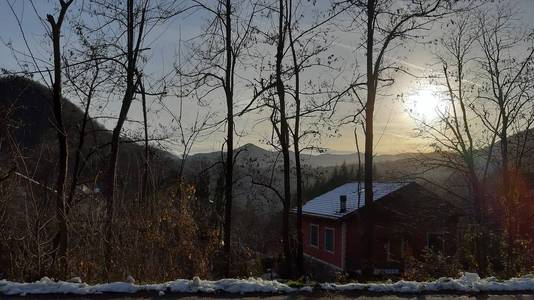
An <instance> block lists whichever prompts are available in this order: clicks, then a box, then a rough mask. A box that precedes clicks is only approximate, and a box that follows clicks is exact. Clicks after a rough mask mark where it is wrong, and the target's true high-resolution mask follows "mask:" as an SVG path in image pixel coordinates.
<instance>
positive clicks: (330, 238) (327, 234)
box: [324, 228, 334, 252]
mask: <svg viewBox="0 0 534 300" xmlns="http://www.w3.org/2000/svg"><path fill="white" fill-rule="evenodd" d="M324 250H326V251H328V252H334V229H333V228H325V230H324Z"/></svg>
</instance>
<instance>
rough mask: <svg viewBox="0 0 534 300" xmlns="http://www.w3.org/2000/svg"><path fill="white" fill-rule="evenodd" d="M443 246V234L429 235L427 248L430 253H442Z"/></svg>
mask: <svg viewBox="0 0 534 300" xmlns="http://www.w3.org/2000/svg"><path fill="white" fill-rule="evenodd" d="M444 244H445V239H444V234H443V233H429V234H428V243H427V247H428V249H429V250H431V251H432V252H436V253H438V252H443V249H444Z"/></svg>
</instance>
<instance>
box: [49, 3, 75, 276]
mask: <svg viewBox="0 0 534 300" xmlns="http://www.w3.org/2000/svg"><path fill="white" fill-rule="evenodd" d="M72 2H73V0H69V1H64V0H59V3H60V6H61V7H60V11H59V15H58V17H57V19H54V16H52V15H47V16H46V19H47V21H48V23H50V27H51V29H52V30H51V39H52V45H53V51H54V80H53V83H52V102H53V108H54V109H53V110H54V119H55V124H54V125H55V126H56V134H57V140H58V155H59V156H58V161H59V169H58V174H57V181H56V190H57V195H56V218H57V221H58V233H57V236H56V238H55V242H54V248H55V249H56V250H55V252H54V260H53V262H52V264H54V263H55V261H56V259H57V262H58V265H59V266H60V268H61V270H62V274H63V276H66V274H67V270H68V265H67V262H68V260H67V251H68V227H67V211H66V202H65V186H66V182H67V168H68V157H69V153H68V141H67V131H66V129H65V124H64V121H63V104H62V102H63V99H62V91H61V88H62V78H61V77H62V76H61V73H62V70H61V68H62V66H61V26H62V25H63V21H64V20H65V15H66V13H67V10H68V8H69V6H70V5H71V4H72Z"/></svg>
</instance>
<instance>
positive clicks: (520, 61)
mask: <svg viewBox="0 0 534 300" xmlns="http://www.w3.org/2000/svg"><path fill="white" fill-rule="evenodd" d="M515 16H516V11H515V8H514V6H513V5H512V4H509V3H505V4H497V5H496V6H495V7H493V8H489V9H487V10H485V11H482V12H481V14H480V16H479V18H478V20H479V21H478V23H479V26H478V28H479V32H480V37H479V44H480V47H481V49H482V52H483V56H482V59H481V61H480V63H481V66H482V69H483V72H482V73H481V76H482V78H483V79H484V81H485V83H484V84H483V85H482V87H481V88H480V89H479V92H480V95H479V98H480V100H481V102H482V104H481V105H480V106H478V115H479V117H480V119H481V121H482V123H483V124H484V126H485V127H486V128H487V129H488V130H489V131H490V132H491V133H493V134H495V135H496V136H497V137H498V139H499V143H498V147H499V148H500V155H499V158H500V161H499V162H500V171H501V178H502V182H503V187H502V190H501V193H502V194H501V197H503V199H506V200H505V201H506V205H505V207H506V208H507V209H509V210H510V213H508V214H506V215H507V223H508V225H507V229H508V230H507V234H508V259H509V261H508V264H509V265H511V264H512V259H513V247H514V240H515V236H514V231H513V230H512V228H513V225H512V222H513V215H514V213H513V209H514V208H513V206H514V203H515V202H516V199H514V198H515V197H516V196H514V182H515V181H516V180H517V175H518V172H519V168H514V167H512V166H511V160H512V159H515V160H516V161H521V158H519V157H515V158H511V155H510V146H511V143H510V140H509V137H510V135H511V134H512V133H513V130H516V132H515V133H519V132H521V131H526V130H528V129H530V127H531V122H529V121H528V119H529V117H530V116H529V115H528V112H531V111H532V108H533V103H532V91H533V87H532V78H533V72H534V71H533V69H532V63H533V61H534V39H533V36H532V33H531V32H528V31H524V30H523V29H522V28H521V27H520V26H518V24H517V23H516V21H515ZM525 49H527V51H524V50H525ZM525 112H527V114H525ZM525 121H526V122H525ZM525 134H527V133H525ZM517 146H520V145H517ZM492 150H493V148H492ZM490 155H492V153H490Z"/></svg>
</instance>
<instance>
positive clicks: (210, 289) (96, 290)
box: [0, 277, 299, 296]
mask: <svg viewBox="0 0 534 300" xmlns="http://www.w3.org/2000/svg"><path fill="white" fill-rule="evenodd" d="M71 281H74V282H71ZM296 291H299V289H296V288H291V287H289V286H288V285H286V284H283V283H280V282H278V281H276V280H273V281H270V280H262V279H256V278H250V279H221V280H217V281H211V280H201V279H200V278H198V277H195V278H193V280H186V279H178V280H175V281H169V282H165V283H159V284H135V283H133V282H131V281H130V282H113V283H103V284H95V285H89V284H86V283H81V282H76V280H70V281H68V282H67V281H53V280H51V279H50V278H48V277H44V278H42V279H41V280H39V281H36V282H31V283H20V282H12V281H7V280H0V295H2V294H3V295H22V296H23V295H30V294H34V295H35V294H77V295H92V294H102V293H125V294H133V293H137V292H155V293H158V294H160V295H162V294H164V293H166V292H170V293H215V292H226V293H241V294H243V293H292V292H296Z"/></svg>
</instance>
